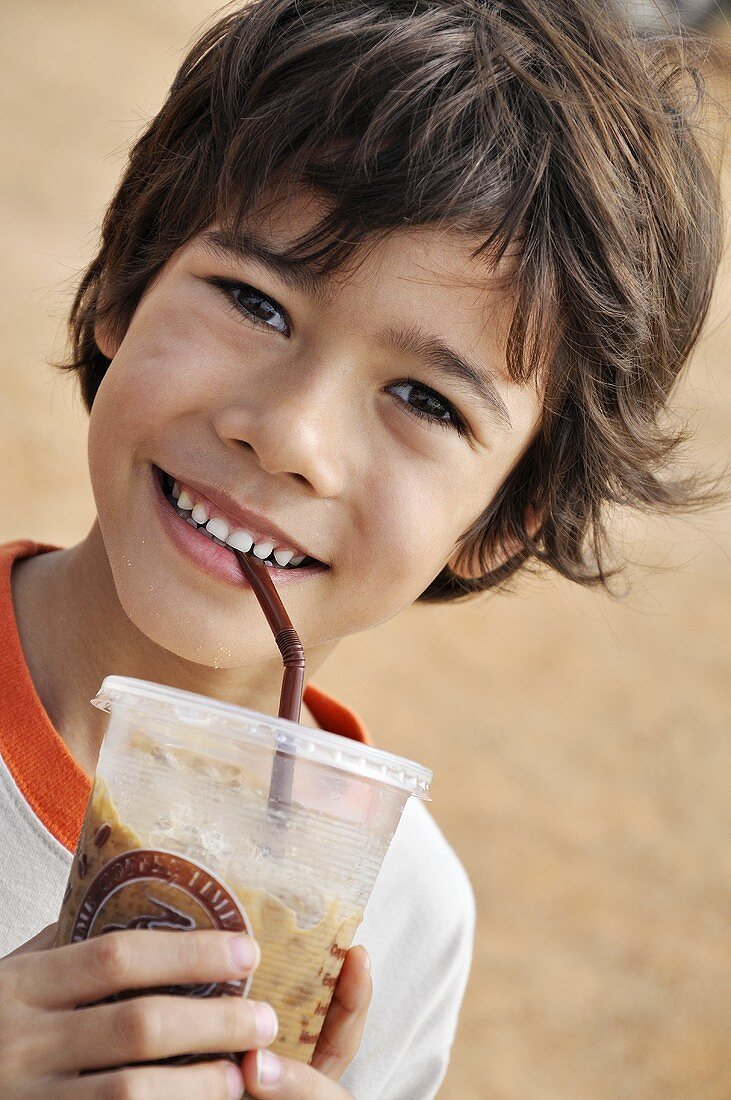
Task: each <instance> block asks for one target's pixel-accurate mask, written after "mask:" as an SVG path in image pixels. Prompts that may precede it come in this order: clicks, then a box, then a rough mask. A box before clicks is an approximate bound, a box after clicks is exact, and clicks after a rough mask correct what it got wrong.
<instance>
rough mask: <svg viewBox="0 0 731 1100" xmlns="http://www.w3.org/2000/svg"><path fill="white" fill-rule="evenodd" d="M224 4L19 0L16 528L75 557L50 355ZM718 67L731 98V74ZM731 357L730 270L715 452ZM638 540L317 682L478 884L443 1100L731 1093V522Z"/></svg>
mask: <svg viewBox="0 0 731 1100" xmlns="http://www.w3.org/2000/svg"><path fill="white" fill-rule="evenodd" d="M212 11H213V5H211V4H209V3H205V2H203V0H160V2H159V3H157V4H154V5H153V4H149V3H147V2H145V0H125V2H124V3H109V2H99V0H64V3H63V4H58V3H54V2H52V0H22V2H21V0H4V2H3V4H2V8H1V9H0V27H1V29H2V34H1V35H0V57H1V58H2V63H1V65H0V127H1V131H0V132H1V135H2V137H1V140H2V149H3V157H2V164H1V166H0V171H1V173H2V175H1V178H0V239H1V240H2V246H3V257H2V263H1V264H0V270H1V271H2V279H3V288H2V294H1V295H0V310H1V311H2V312H1V313H0V321H1V322H2V329H1V331H2V337H3V339H2V345H1V346H0V368H1V370H2V374H1V380H2V381H1V385H0V464H1V468H2V469H3V470H4V471H5V480H4V489H3V501H4V504H3V507H2V510H0V540H1V541H5V540H8V539H11V538H16V537H29V538H34V539H37V540H40V541H46V542H51V543H54V544H57V545H60V546H66V545H70V544H71V543H73V542H76V541H78V540H79V539H80V538H82V537H83V536H84V535H85V533H86V531H87V529H88V527H89V526H90V524H91V522H92V519H93V516H94V506H93V500H92V496H91V491H90V488H89V484H88V477H87V472H86V454H85V441H86V415H85V413H84V412H83V409H82V406H81V403H80V401H79V400H78V399H77V397H76V394H75V391H74V388H73V385H72V383H71V380H70V379H67V378H65V377H62V376H61V375H60V374H59V373H58V372H55V371H53V370H52V369H51V368H50V367H49V366H48V365H47V364H48V362H49V361H50V360H52V359H53V358H59V357H61V356H62V354H63V348H64V339H65V334H64V330H63V322H64V319H65V314H66V311H67V309H68V306H69V304H70V301H71V296H72V292H73V288H74V286H75V281H76V277H77V274H78V273H79V272H80V270H81V269H82V267H83V266H84V264H85V263H86V261H87V260H88V259H89V258H90V257H91V255H92V253H93V251H94V249H95V245H96V241H97V230H98V226H99V222H100V218H101V214H102V211H103V208H104V205H105V203H106V201H107V200H108V199H109V197H110V196H111V193H112V190H113V188H114V186H115V184H116V181H117V179H118V176H119V174H120V172H121V170H122V167H123V164H124V157H125V149H126V147H127V145H128V143H129V142H130V140H131V139H132V138H133V137H134V136H135V135H136V134H137V133H138V131H139V130H140V128H141V126H142V125H143V123H144V122H145V121H146V120H147V119H148V118H149V116H151V115H152V114H153V113H154V112H155V111H156V109H157V108H158V106H159V105H160V103H161V102H162V99H163V96H164V93H165V91H166V89H167V86H168V84H169V82H170V80H171V78H172V76H173V75H174V72H175V70H176V67H177V65H178V63H179V60H180V58H181V52H182V51H183V50H184V48H185V47H186V45H187V44H188V43H189V42H190V41H191V40H192V39H193V37H194V36H195V33H196V31H197V29H198V28H199V26H200V25H201V23H202V22H203V21H205V20H206V19H207V18H208V17H209V15H210V14H211V12H212ZM712 26H715V33H717V34H718V35H720V36H721V37H723V36H724V35H725V36H726V37H728V35H727V34H726V32H725V31H724V29H723V22H722V20H720V17H719V20H718V21H716V23H715V24H714V23H713V19H712ZM708 77H709V79H710V82H711V85H712V87H713V89H714V91H715V93H716V96H717V98H718V101H719V104H720V105H721V109H722V110H723V109H725V110H728V107H729V104H731V82H730V79H729V74H728V73H726V72H724V71H722V69H719V68H718V67H717V66H709V73H708ZM724 181H725V182H724V186H725V189H726V193H727V197H728V198H729V199H731V174H729V170H728V167H727V168H726V171H725V175H724ZM730 351H731V271H730V270H729V265H728V262H727V263H726V265H725V268H724V272H723V274H722V277H721V279H720V281H719V284H718V289H717V293H716V297H715V302H714V306H713V310H712V315H711V318H710V320H709V323H708V325H707V328H706V334H705V337H704V339H703V342H702V345H701V346H700V347H699V349H698V352H697V354H696V355H695V356H694V359H693V362H692V364H691V368H690V371H689V373H688V376H687V379H686V381H685V382H684V384H683V387H682V391H681V394H680V404H681V407H682V408H683V409H684V410H686V412H687V414H688V415H689V417H690V419H691V422H692V424H693V426H694V428H695V432H696V441H695V444H694V448H693V455H694V458H695V461H696V462H697V463H698V464H700V465H702V466H710V465H713V464H715V465H718V464H719V463H720V462H723V461H727V458H728V442H727V441H728V439H729V420H730V419H731V363H730V355H729V352H730ZM621 534H622V538H623V541H624V544H625V549H626V552H627V553H628V554H629V555H631V557H632V559H633V560H634V562H635V563H636V565H635V566H634V567H633V569H632V571H631V574H630V578H631V580H632V588H631V591H630V592H629V593H628V594H627V595H626V596H624V597H623V598H622V599H621V600H618V601H614V602H613V601H611V600H610V599H609V598H607V597H606V596H605V595H601V594H596V593H589V592H584V591H580V590H578V589H574V588H573V587H572V586H571V585H569V584H568V583H566V582H563V581H559V580H557V579H553V578H529V579H528V580H526V581H523V582H522V583H521V584H520V585H519V586H518V587H517V588H516V590H515V591H514V592H513V593H512V594H510V595H500V596H490V597H486V598H483V599H481V600H480V601H477V602H474V603H471V604H465V605H461V606H451V607H443V608H429V607H417V608H414V609H412V610H411V611H409V612H407V613H405V614H404V615H403V616H401V617H400V618H398V619H397V620H396V621H394V622H391V623H389V624H387V625H386V626H384V627H382V628H379V630H377V631H376V632H373V633H371V634H369V635H366V636H364V637H362V638H355V639H351V640H349V641H347V642H345V643H344V644H343V645H342V647H341V649H340V651H339V652H338V653H337V654H336V655H335V656H334V657H333V658H332V659H331V661H330V663H329V664H328V665H326V667H325V670H324V673H323V674H322V675H321V676H320V677H319V678H318V682H319V683H320V684H321V685H322V687H324V688H326V689H330V690H331V691H333V692H334V693H336V694H338V695H340V696H342V697H344V698H345V699H346V700H348V701H349V702H350V703H351V704H352V705H353V706H354V707H355V708H356V710H358V711H359V712H360V713H361V714H362V716H363V717H364V718H365V719H366V721H367V723H368V725H369V726H370V728H371V730H372V733H373V736H374V739H375V741H376V743H377V744H379V745H380V746H382V747H384V748H387V749H391V750H393V751H395V752H400V753H403V754H405V755H408V756H413V757H415V758H417V759H418V760H420V761H423V762H424V763H426V764H428V765H430V766H431V767H432V768H433V769H434V772H435V774H436V780H435V784H434V791H433V795H434V803H433V813H434V815H435V816H436V818H437V820H438V821H439V823H440V825H441V826H442V828H443V830H444V832H445V833H446V835H447V837H448V839H449V840H450V842H451V843H452V845H453V846H454V848H455V849H456V851H457V852H458V854H459V855H460V857H461V858H462V860H463V862H464V863H465V865H466V867H467V869H468V871H469V874H470V877H471V879H472V882H473V884H474V889H475V894H476V897H477V905H478V912H479V926H478V934H477V942H476V946H475V959H474V967H473V971H472V977H471V981H470V986H469V989H468V992H467V997H466V1000H465V1005H464V1010H463V1015H462V1018H461V1023H460V1030H459V1034H458V1038H457V1043H456V1046H455V1049H454V1054H453V1061H452V1066H451V1069H450V1072H449V1075H448V1077H447V1080H446V1082H445V1084H444V1086H443V1089H442V1091H441V1092H440V1097H443V1098H444V1100H473V1098H474V1100H481V1098H485V1100H729V1098H730V1097H731V1041H730V1039H731V800H730V799H729V787H730V783H729V779H730V777H731V698H730V689H729V684H730V681H731V660H730V658H731V652H730V646H729V618H730V617H729V611H731V564H730V562H731V556H730V554H729V551H730V549H731V516H730V514H729V510H728V509H725V510H724V509H720V510H717V511H715V512H712V513H708V514H704V515H702V516H700V517H699V516H695V517H692V518H690V519H685V520H674V521H672V522H671V521H656V520H653V521H645V520H638V519H628V520H627V521H626V522H625V523H624V524H623V529H622V531H621ZM648 566H649V567H651V568H650V569H648V568H647V567H648ZM356 667H360V668H361V669H362V670H363V671H362V673H360V672H359V673H358V675H355V674H354V672H353V670H354V669H355V668H356ZM425 980H428V975H425Z"/></svg>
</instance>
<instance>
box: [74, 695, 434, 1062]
mask: <svg viewBox="0 0 731 1100" xmlns="http://www.w3.org/2000/svg"><path fill="white" fill-rule="evenodd" d="M92 702H93V703H94V705H95V706H97V707H99V708H100V709H102V710H106V711H108V712H109V715H110V717H109V723H108V726H107V730H106V734H105V737H104V741H103V744H102V748H101V753H100V756H99V761H98V765H97V770H96V775H95V778H94V786H93V790H92V796H91V799H90V801H89V805H88V808H87V812H86V817H85V819H84V825H83V828H82V831H81V835H80V837H79V843H78V847H77V850H76V855H75V857H74V861H73V865H72V867H71V873H70V876H69V881H68V886H67V888H66V894H65V896H64V901H63V905H62V909H61V915H60V921H59V928H58V933H57V937H56V945H61V944H67V943H76V942H79V941H81V940H85V939H88V938H90V937H91V936H98V935H102V934H104V933H108V932H113V931H115V930H119V929H122V928H163V929H177V930H189V929H193V928H219V929H225V930H229V931H246V932H249V933H250V934H252V935H253V936H254V937H255V938H256V939H257V940H258V942H259V945H260V947H261V951H262V959H261V964H260V966H259V968H258V969H257V971H256V973H255V974H254V975H253V977H252V978H249V979H248V980H246V981H240V982H237V981H232V982H228V983H211V984H209V985H199V986H176V987H172V988H169V989H165V990H162V991H161V990H160V989H154V990H152V989H150V990H137V991H135V994H136V995H139V994H140V993H153V992H154V993H160V992H166V993H175V994H181V995H186V996H195V997H207V996H223V995H244V996H250V997H252V998H254V999H255V1000H263V1001H269V1002H270V1003H271V1004H272V1005H273V1007H274V1009H275V1011H276V1013H277V1016H278V1017H279V1024H280V1028H279V1035H278V1037H277V1039H276V1040H275V1042H274V1044H273V1045H272V1049H273V1050H274V1051H276V1052H278V1053H280V1054H283V1055H285V1056H287V1057H290V1058H295V1059H297V1060H299V1061H302V1062H307V1061H309V1060H310V1057H311V1055H312V1052H313V1050H314V1048H315V1044H316V1042H317V1038H318V1036H319V1033H320V1029H321V1027H322V1023H323V1020H324V1018H325V1014H326V1012H327V1008H328V1005H329V1003H330V1000H331V997H332V994H333V990H334V987H335V984H336V981H337V977H338V974H339V972H340V968H341V966H342V963H343V959H344V957H345V954H346V952H347V949H348V948H349V946H350V944H351V941H352V938H353V935H354V933H355V930H356V928H357V927H358V924H359V923H360V920H361V917H362V914H363V910H364V909H365V906H366V903H367V901H368V898H369V896H370V893H371V890H372V888H373V884H374V882H375V880H376V876H377V874H378V871H379V868H380V866H381V863H382V861H383V857H384V856H385V854H386V851H387V849H388V846H389V843H390V841H391V838H392V836H393V834H394V831H395V829H396V826H397V824H398V822H399V819H400V817H401V813H402V811H403V809H404V806H405V804H406V801H407V799H408V798H409V796H411V795H415V796H416V797H418V798H422V799H428V790H429V784H430V781H431V772H430V771H429V770H428V769H427V768H423V767H421V766H420V765H419V764H415V763H413V762H412V761H409V760H405V759H403V758H401V757H398V756H394V755H392V754H391V753H386V752H382V751H380V750H377V749H373V748H370V747H369V746H366V745H362V744H360V743H359V742H355V741H352V740H349V739H348V738H346V737H340V736H337V735H335V734H331V733H325V732H322V731H320V730H316V729H311V728H309V727H307V726H301V725H297V724H295V723H293V722H288V721H286V720H284V719H281V718H272V717H269V716H267V715H263V714H258V713H256V712H254V711H249V710H246V709H244V708H243V707H237V706H233V705H231V704H227V703H220V702H217V701H216V700H213V699H210V698H208V697H207V696H202V695H194V694H192V693H190V692H185V691H179V690H177V689H176V688H171V687H164V686H162V685H160V684H153V683H149V682H147V681H145V680H133V679H128V678H126V677H122V676H107V677H106V678H105V680H104V682H103V684H102V686H101V689H100V691H99V694H98V695H97V696H96V698H95V699H93V700H92ZM275 753H280V754H282V753H283V754H287V755H290V756H291V757H292V759H293V783H292V796H291V803H290V804H289V805H287V806H286V807H284V808H273V807H272V804H271V802H270V800H269V797H268V796H269V784H270V778H271V772H272V766H273V761H274V756H275ZM130 995H133V994H131V993H124V994H120V995H118V997H115V998H111V999H121V998H124V997H126V996H130ZM240 1055H241V1052H240V1051H232V1052H226V1051H224V1052H221V1054H219V1055H215V1057H221V1056H223V1057H231V1058H237V1057H240ZM204 1057H208V1058H210V1057H214V1056H212V1055H207V1056H203V1055H201V1056H200V1058H199V1057H198V1056H196V1055H191V1056H186V1057H184V1058H179V1059H170V1061H177V1062H182V1061H194V1060H202V1059H203V1058H204Z"/></svg>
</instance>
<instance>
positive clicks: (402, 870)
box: [342, 808, 475, 1100]
mask: <svg viewBox="0 0 731 1100" xmlns="http://www.w3.org/2000/svg"><path fill="white" fill-rule="evenodd" d="M406 824H407V827H406V828H405V829H404V831H403V833H402V836H401V838H400V840H401V843H400V844H399V845H396V847H395V850H393V851H392V852H390V853H389V856H388V857H387V862H386V863H384V868H383V871H382V874H381V876H380V877H379V881H378V883H377V887H376V890H375V891H374V896H373V898H372V902H373V905H369V907H368V909H367V910H366V917H365V919H364V921H363V924H362V926H361V929H360V930H359V934H358V936H357V937H356V942H358V943H362V944H363V945H364V946H365V947H366V949H367V950H368V951H369V953H370V955H371V961H372V971H373V999H372V1001H371V1006H370V1009H369V1013H368V1019H367V1021H366V1027H365V1031H364V1034H363V1040H362V1042H361V1046H360V1050H359V1051H358V1054H357V1055H356V1058H355V1059H354V1060H353V1062H352V1064H351V1066H350V1067H349V1068H348V1070H347V1071H346V1073H345V1074H344V1075H343V1078H342V1083H343V1085H344V1086H345V1088H347V1089H348V1091H349V1092H350V1093H351V1095H352V1096H353V1097H354V1098H355V1100H431V1098H432V1097H434V1096H436V1095H437V1091H438V1089H439V1086H440V1084H441V1082H442V1081H443V1079H444V1076H445V1074H446V1071H447V1066H448V1063H449V1055H450V1050H451V1047H452V1043H453V1041H454V1036H455V1031H456V1028H457V1021H458V1017H459V1012H460V1007H461V1004H462V998H463V996H464V992H465V986H466V984H467V978H468V975H469V971H470V965H471V961H472V950H473V941H474V929H475V902H474V896H473V893H472V888H471V886H470V883H469V879H468V878H467V875H466V873H465V871H464V868H463V867H462V865H461V863H460V862H459V860H458V859H457V857H456V856H455V854H454V852H453V851H452V850H451V848H450V847H449V845H448V844H447V842H446V840H445V839H444V837H443V836H442V834H441V833H440V832H439V830H438V829H437V826H436V824H435V823H434V822H433V821H432V819H431V817H430V815H428V814H427V813H426V811H425V810H423V809H422V808H420V809H419V810H418V811H414V812H413V813H412V814H411V815H410V820H409V822H408V823H406Z"/></svg>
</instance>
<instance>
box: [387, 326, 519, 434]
mask: <svg viewBox="0 0 731 1100" xmlns="http://www.w3.org/2000/svg"><path fill="white" fill-rule="evenodd" d="M381 342H382V343H383V345H384V346H385V347H387V348H389V349H390V350H392V351H403V352H406V353H407V354H411V355H413V356H414V357H415V358H417V359H421V360H423V361H424V362H426V363H428V364H429V365H430V366H432V367H433V368H434V369H435V370H437V371H439V372H440V373H441V374H446V375H448V376H449V377H450V378H452V379H453V380H454V381H455V382H457V383H461V385H462V388H463V389H465V390H468V391H469V392H470V393H471V394H472V395H473V396H476V397H477V398H478V399H479V400H480V401H482V402H483V403H484V404H486V405H487V406H488V409H489V411H490V412H491V413H492V415H493V417H494V418H495V419H496V420H498V421H499V423H500V424H502V426H503V427H505V428H508V429H509V430H511V431H512V428H513V423H512V421H511V419H510V413H509V412H508V408H507V405H506V404H505V402H504V401H503V399H502V397H501V396H500V392H499V390H498V388H497V386H496V385H495V383H494V382H493V380H492V378H490V375H489V374H488V373H487V371H485V370H483V369H481V368H480V367H478V366H477V364H475V363H473V362H472V361H471V360H469V359H468V358H466V357H465V356H464V355H461V354H460V353H459V352H458V351H455V349H454V348H452V347H450V346H449V344H445V343H444V341H443V340H440V339H439V338H438V337H436V336H430V335H428V334H426V333H424V332H423V331H422V329H421V328H420V327H419V326H418V325H410V326H409V327H408V328H407V329H396V328H392V327H389V328H387V329H384V331H383V333H382V336H381Z"/></svg>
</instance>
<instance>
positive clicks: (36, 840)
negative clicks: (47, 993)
mask: <svg viewBox="0 0 731 1100" xmlns="http://www.w3.org/2000/svg"><path fill="white" fill-rule="evenodd" d="M11 547H12V550H11ZM40 549H41V548H40V547H36V546H35V545H34V544H30V543H23V544H20V543H16V544H10V545H8V546H5V547H0V678H1V679H2V682H3V684H4V685H6V686H7V687H9V688H10V696H12V706H10V705H9V704H8V703H7V702H6V704H5V705H4V706H3V705H2V704H1V703H0V836H1V837H2V844H0V956H2V955H5V954H7V953H8V952H9V951H12V950H14V949H15V948H16V947H18V946H20V944H22V943H25V942H26V941H27V940H29V939H30V938H31V937H32V936H34V935H36V933H37V932H39V931H40V930H41V928H43V927H44V926H45V925H47V924H50V923H52V922H53V921H55V920H56V919H57V916H58V912H59V909H60V906H61V899H62V897H63V893H64V889H65V887H66V880H67V878H68V874H69V871H70V868H71V861H72V855H71V851H70V850H69V849H70V848H71V847H73V844H71V843H70V842H69V840H68V834H69V831H70V825H69V820H68V819H67V820H65V821H64V820H63V819H62V818H61V817H56V816H55V815H54V809H55V807H54V806H53V805H52V803H53V800H54V790H58V787H55V788H54V777H53V775H49V770H50V769H52V768H53V765H52V764H51V763H50V760H51V759H53V760H54V761H55V762H58V763H59V766H60V767H62V769H63V770H64V773H65V774H64V776H63V779H64V780H65V782H66V784H67V785H68V784H71V785H74V784H76V785H77V787H78V786H79V785H80V784H81V783H82V782H83V783H88V780H86V779H85V777H84V776H83V773H81V772H80V770H79V769H78V766H77V765H76V764H75V762H74V761H73V760H72V758H71V757H70V754H69V753H68V750H66V748H65V746H64V745H63V742H61V739H60V738H59V737H58V735H57V734H56V732H55V731H54V730H53V729H52V727H51V726H50V722H49V720H48V716H47V715H46V712H45V711H44V710H43V707H42V704H41V702H40V699H39V698H38V696H37V695H36V693H35V690H34V688H33V685H32V682H31V680H30V675H29V673H28V669H27V665H26V664H25V659H24V657H23V654H22V649H21V646H20V641H19V638H18V634H17V627H16V624H15V619H14V616H13V614H12V600H11V597H10V568H11V565H12V560H14V558H15V557H18V556H21V555H23V556H25V554H27V553H33V552H38V551H39V550H40ZM8 698H9V696H8V695H6V700H7V699H8ZM26 731H27V732H26ZM35 734H37V735H38V736H37V737H34V735H35ZM26 738H27V740H25V739H26ZM39 742H40V743H41V744H39ZM26 745H27V750H28V751H27V752H26V751H25V746H26ZM79 789H80V788H79ZM77 794H78V791H77ZM49 815H51V817H52V818H53V820H51V817H49ZM54 821H58V822H59V824H58V827H56V825H54V823H53V822H54ZM49 825H50V827H49ZM64 830H65V831H64ZM59 838H60V839H59ZM61 840H64V843H62V842H61ZM474 920H475V907H474V899H473V895H472V890H471V888H470V884H469V881H468V878H467V875H466V874H465V871H464V869H463V867H462V865H461V863H460V862H459V860H458V858H457V856H456V855H455V854H454V852H453V851H452V849H451V848H450V846H449V844H448V843H447V841H446V840H445V838H444V836H443V835H442V833H441V832H440V830H439V828H438V826H437V825H436V823H435V822H434V820H433V818H432V817H431V815H430V814H429V812H428V810H427V809H426V807H425V806H424V805H423V804H422V803H421V802H418V801H417V800H416V799H413V798H412V799H410V800H409V802H408V803H407V805H406V809H405V810H404V814H403V816H402V819H401V822H400V823H399V826H398V829H397V830H396V834H395V836H394V839H393V841H392V843H391V847H390V849H389V851H388V853H387V855H386V858H385V860H384V863H383V867H382V868H381V872H380V874H379V877H378V879H377V881H376V885H375V887H374V890H373V894H372V896H371V900H370V902H369V903H368V906H367V908H366V911H365V914H364V917H363V921H362V924H361V925H360V928H359V929H358V931H357V933H356V936H355V939H354V943H360V944H363V945H364V946H365V947H366V948H367V949H368V952H369V954H370V957H371V962H372V974H373V1000H372V1002H371V1007H370V1010H369V1013H368V1019H367V1022H366V1027H365V1032H364V1035H363V1040H362V1042H361V1046H360V1049H359V1051H358V1054H357V1056H356V1058H355V1059H354V1061H353V1062H352V1064H351V1065H350V1067H349V1068H348V1070H347V1071H346V1073H345V1075H344V1077H343V1079H342V1083H343V1085H345V1087H346V1088H348V1089H349V1090H350V1092H351V1093H352V1095H353V1096H354V1097H355V1100H430V1098H431V1097H434V1096H436V1095H437V1090H438V1088H439V1085H440V1083H441V1081H442V1079H443V1077H444V1074H445V1072H446V1069H447V1063H448V1060H449V1051H450V1047H451V1045H452V1042H453V1039H454V1033H455V1029H456V1025H457V1017H458V1013H459V1008H460V1005H461V1002H462V997H463V995H464V989H465V985H466V982H467V976H468V973H469V968H470V962H471V956H472V941H473V934H474Z"/></svg>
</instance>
